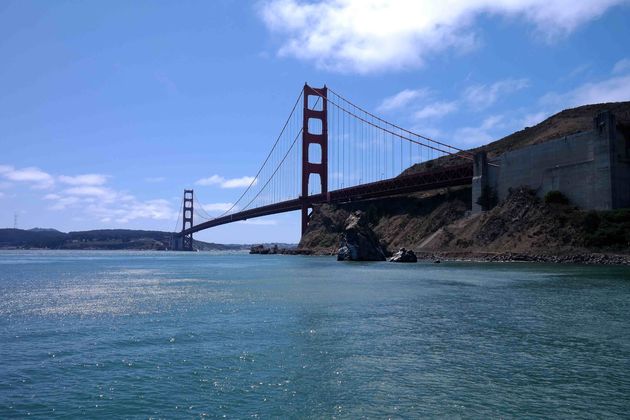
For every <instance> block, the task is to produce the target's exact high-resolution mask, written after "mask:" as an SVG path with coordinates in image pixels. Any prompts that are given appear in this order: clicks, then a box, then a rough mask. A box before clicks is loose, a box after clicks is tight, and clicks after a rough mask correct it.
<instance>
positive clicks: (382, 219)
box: [299, 188, 471, 255]
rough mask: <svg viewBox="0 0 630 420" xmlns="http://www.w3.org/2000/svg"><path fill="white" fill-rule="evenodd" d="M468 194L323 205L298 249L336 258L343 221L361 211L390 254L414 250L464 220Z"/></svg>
mask: <svg viewBox="0 0 630 420" xmlns="http://www.w3.org/2000/svg"><path fill="white" fill-rule="evenodd" d="M470 194H471V191H470V188H459V189H452V190H439V191H434V192H432V193H430V194H416V195H410V196H402V197H391V198H387V199H385V200H369V201H364V202H356V203H347V204H340V205H330V204H323V205H321V206H317V207H316V208H315V209H314V211H313V214H312V216H311V221H310V223H309V227H308V229H307V231H306V232H305V234H304V235H303V236H302V239H301V241H300V244H299V247H300V248H305V249H309V250H312V251H313V252H314V253H318V254H326V255H329V254H335V253H336V252H337V249H338V247H339V240H340V235H341V233H342V232H343V229H344V226H345V222H346V219H348V216H349V215H350V214H351V213H352V212H353V211H355V210H361V211H363V212H364V213H365V214H366V217H367V220H368V223H369V224H370V227H371V228H372V230H374V232H375V233H376V235H377V236H378V238H379V239H380V241H381V242H382V243H383V244H384V245H385V246H386V247H387V249H388V250H389V251H390V252H392V251H394V250H398V248H401V247H406V248H411V249H414V247H418V246H420V244H421V243H422V242H423V241H424V240H425V239H426V238H427V237H428V236H429V235H431V234H432V233H434V232H436V231H437V230H438V229H439V228H441V227H442V226H444V225H447V224H449V223H452V222H453V221H455V220H457V219H460V218H461V217H463V216H464V214H465V213H466V210H467V209H468V207H470V205H469V204H467V203H470Z"/></svg>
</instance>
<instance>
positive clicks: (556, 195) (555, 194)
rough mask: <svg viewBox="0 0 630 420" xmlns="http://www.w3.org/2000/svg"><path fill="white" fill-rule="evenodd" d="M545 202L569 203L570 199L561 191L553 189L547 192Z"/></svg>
mask: <svg viewBox="0 0 630 420" xmlns="http://www.w3.org/2000/svg"><path fill="white" fill-rule="evenodd" d="M545 203H547V204H564V205H566V204H569V199H568V198H567V197H566V196H565V195H564V194H562V193H561V192H560V191H557V190H553V191H549V192H548V193H547V194H545Z"/></svg>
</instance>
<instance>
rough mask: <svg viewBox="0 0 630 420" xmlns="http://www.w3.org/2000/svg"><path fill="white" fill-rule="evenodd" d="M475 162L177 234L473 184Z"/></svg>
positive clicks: (226, 218) (341, 191) (315, 197)
mask: <svg viewBox="0 0 630 420" xmlns="http://www.w3.org/2000/svg"><path fill="white" fill-rule="evenodd" d="M472 178H473V165H472V162H471V163H469V164H464V165H457V166H450V167H446V168H439V169H434V170H429V171H426V172H420V173H416V174H412V175H400V176H397V177H395V178H390V179H386V180H383V181H377V182H371V183H369V184H361V185H356V186H354V187H348V188H341V189H338V190H334V191H330V192H328V193H327V194H316V195H311V196H308V197H300V198H296V199H293V200H287V201H282V202H280V203H276V204H270V205H267V206H261V207H257V208H255V209H251V210H244V211H240V212H237V213H233V214H229V215H226V216H221V217H217V218H215V219H212V220H208V221H207V222H203V223H200V224H198V225H196V226H193V227H192V228H189V229H186V230H184V231H181V232H179V234H178V235H177V236H183V235H187V234H189V233H195V232H199V231H201V230H204V229H209V228H211V227H215V226H220V225H225V224H227V223H232V222H238V221H240V220H247V219H253V218H255V217H262V216H269V215H271V214H278V213H285V212H288V211H295V210H300V209H301V208H302V206H304V205H313V204H321V203H346V202H350V201H360V200H368V199H372V198H381V197H387V196H393V195H398V194H409V193H413V192H419V191H428V190H433V189H436V188H445V187H455V186H459V185H470V184H472Z"/></svg>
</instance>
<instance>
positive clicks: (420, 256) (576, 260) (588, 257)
mask: <svg viewBox="0 0 630 420" xmlns="http://www.w3.org/2000/svg"><path fill="white" fill-rule="evenodd" d="M249 253H250V254H263V255H313V256H331V257H333V256H336V255H337V254H336V253H333V252H330V253H322V252H313V251H312V250H310V249H299V248H277V249H274V248H273V247H272V248H269V247H260V246H255V247H252V249H250V251H249ZM415 255H416V257H417V261H432V262H444V261H458V262H530V263H554V264H584V265H628V266H630V255H622V254H603V253H576V254H559V255H552V254H525V253H515V252H501V253H488V252H422V251H421V252H415ZM410 262H415V261H410Z"/></svg>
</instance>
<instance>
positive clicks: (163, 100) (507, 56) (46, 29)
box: [0, 0, 630, 243]
mask: <svg viewBox="0 0 630 420" xmlns="http://www.w3.org/2000/svg"><path fill="white" fill-rule="evenodd" d="M629 39H630V2H629V1H623V0H581V1H577V2H576V1H568V0H425V1H403V0H401V1H377V0H373V1H372V0H335V1H332V0H321V1H308V2H307V1H298V0H268V1H252V2H246V1H236V0H233V1H229V0H214V1H186V2H179V1H178V2H176V1H159V0H156V1H148V0H146V1H142V0H139V1H133V2H130V1H121V0H112V1H100V2H99V1H84V2H76V1H63V0H58V1H44V0H39V1H29V0H17V1H11V0H2V1H0V227H13V226H14V222H15V216H16V215H17V224H18V227H19V228H24V229H29V228H33V227H51V228H56V229H59V230H61V231H73V230H88V229H107V228H125V229H157V230H166V231H172V230H174V229H175V223H176V220H177V215H178V208H179V205H180V202H181V196H182V193H183V189H184V188H194V190H195V195H196V197H197V199H198V200H199V201H200V202H201V203H202V204H203V205H204V208H205V209H206V210H207V211H208V212H209V213H211V214H218V213H220V212H221V211H222V210H224V209H225V208H226V207H227V206H229V205H230V203H233V202H234V200H236V199H237V198H238V196H239V195H240V194H241V193H242V191H243V189H244V187H245V186H246V185H247V184H248V183H249V181H250V180H251V177H252V176H254V175H255V174H256V171H257V169H258V167H259V165H260V164H261V163H262V160H263V159H264V157H265V156H266V154H267V152H268V151H269V149H270V147H271V145H272V143H273V141H274V140H275V138H276V136H277V135H278V133H279V131H280V129H281V128H282V124H283V122H284V119H285V118H286V116H287V115H288V112H289V110H290V108H291V106H292V105H293V102H294V101H295V98H296V97H297V95H298V93H299V91H300V89H301V88H302V86H303V85H304V83H305V82H308V83H309V84H310V85H312V86H322V85H324V84H327V85H328V86H330V87H332V88H333V89H335V90H336V91H338V92H340V93H342V94H343V95H344V96H346V97H348V98H351V99H352V100H353V101H355V102H356V103H358V104H360V105H361V106H362V107H364V108H366V109H368V110H371V111H374V112H376V113H378V114H379V115H382V116H383V117H384V118H386V119H388V120H390V121H392V122H396V123H399V124H401V125H402V126H404V127H406V128H409V129H412V130H414V131H416V132H419V133H421V134H425V135H429V136H432V137H434V138H436V139H438V140H441V141H444V142H446V143H449V144H452V145H456V146H460V147H464V148H469V147H473V146H477V145H480V144H484V143H487V142H489V141H492V140H496V139H499V138H501V137H503V136H505V135H507V134H510V133H512V132H514V131H516V130H520V129H522V128H524V127H526V126H531V125H534V124H536V123H538V122H540V121H542V120H544V119H545V118H546V117H548V116H550V115H551V114H553V113H555V112H558V111H560V110H562V109H565V108H567V107H572V106H577V105H583V104H587V103H596V102H608V101H623V100H630V43H629V42H628V40H629ZM178 230H179V229H178ZM299 234H300V222H299V214H297V213H288V214H283V215H274V216H268V217H265V218H260V219H253V220H248V221H245V222H239V223H233V224H229V225H225V226H221V227H217V228H213V229H209V230H206V231H203V232H200V233H198V234H196V236H195V237H196V238H197V239H201V240H205V241H213V242H221V243H256V242H275V241H278V242H297V241H298V240H299Z"/></svg>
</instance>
